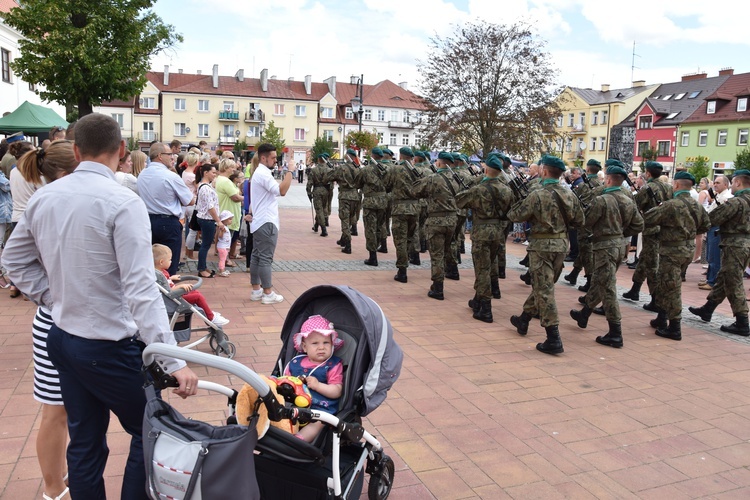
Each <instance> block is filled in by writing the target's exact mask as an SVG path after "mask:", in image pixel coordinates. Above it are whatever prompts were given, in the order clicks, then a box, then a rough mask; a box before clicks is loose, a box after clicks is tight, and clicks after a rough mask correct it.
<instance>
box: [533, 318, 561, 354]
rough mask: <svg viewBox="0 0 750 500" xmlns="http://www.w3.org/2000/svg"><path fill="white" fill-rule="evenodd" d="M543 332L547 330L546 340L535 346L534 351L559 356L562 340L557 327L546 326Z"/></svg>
mask: <svg viewBox="0 0 750 500" xmlns="http://www.w3.org/2000/svg"><path fill="white" fill-rule="evenodd" d="M545 330H547V340H545V341H544V343H542V344H537V345H536V350H537V351H541V352H543V353H544V354H560V353H561V352H563V345H562V339H561V338H560V330H558V328H557V325H553V326H548V327H546V328H545Z"/></svg>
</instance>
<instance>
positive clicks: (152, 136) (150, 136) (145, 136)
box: [138, 130, 159, 142]
mask: <svg viewBox="0 0 750 500" xmlns="http://www.w3.org/2000/svg"><path fill="white" fill-rule="evenodd" d="M158 140H159V134H157V133H156V132H154V131H153V130H142V131H141V132H138V141H140V142H152V141H158Z"/></svg>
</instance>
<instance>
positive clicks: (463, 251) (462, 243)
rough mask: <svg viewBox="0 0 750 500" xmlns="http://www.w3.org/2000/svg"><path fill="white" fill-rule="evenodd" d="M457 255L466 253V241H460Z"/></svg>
mask: <svg viewBox="0 0 750 500" xmlns="http://www.w3.org/2000/svg"><path fill="white" fill-rule="evenodd" d="M458 252H459V253H466V241H465V240H461V247H460V248H459V249H458Z"/></svg>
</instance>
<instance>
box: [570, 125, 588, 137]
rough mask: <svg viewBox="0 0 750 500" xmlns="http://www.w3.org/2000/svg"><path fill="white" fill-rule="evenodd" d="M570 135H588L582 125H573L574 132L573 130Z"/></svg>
mask: <svg viewBox="0 0 750 500" xmlns="http://www.w3.org/2000/svg"><path fill="white" fill-rule="evenodd" d="M570 133H571V134H573V135H578V134H585V133H586V129H585V128H584V127H583V125H581V124H580V123H578V124H576V125H573V130H571V131H570Z"/></svg>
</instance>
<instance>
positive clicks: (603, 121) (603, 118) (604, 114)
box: [602, 111, 609, 125]
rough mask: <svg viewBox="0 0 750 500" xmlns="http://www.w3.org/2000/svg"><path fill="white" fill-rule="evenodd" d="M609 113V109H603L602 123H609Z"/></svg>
mask: <svg viewBox="0 0 750 500" xmlns="http://www.w3.org/2000/svg"><path fill="white" fill-rule="evenodd" d="M608 114H609V111H602V125H606V124H607V116H608Z"/></svg>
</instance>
